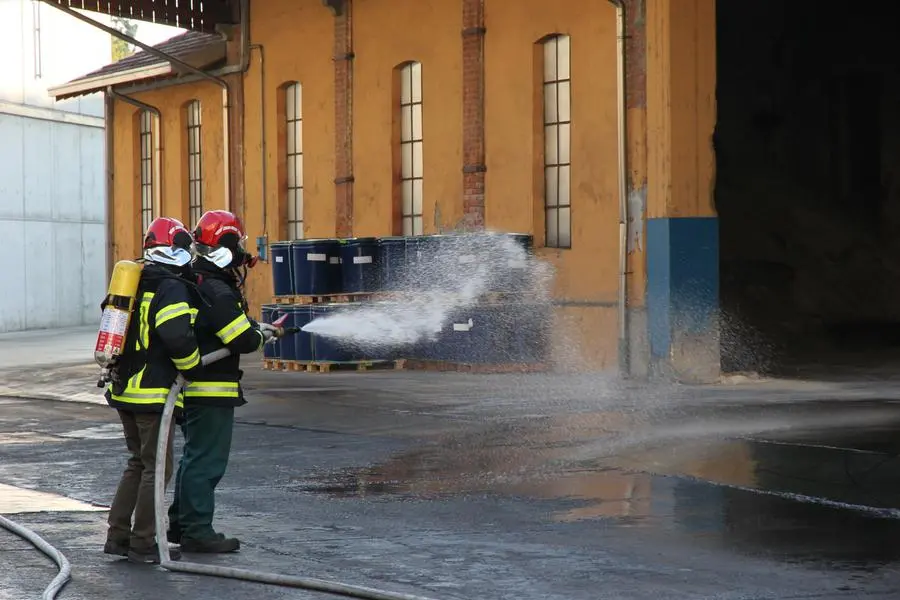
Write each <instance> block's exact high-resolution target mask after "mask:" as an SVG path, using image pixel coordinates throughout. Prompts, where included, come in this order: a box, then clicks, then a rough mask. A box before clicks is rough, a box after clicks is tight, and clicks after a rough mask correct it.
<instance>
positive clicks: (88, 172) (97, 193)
mask: <svg viewBox="0 0 900 600" xmlns="http://www.w3.org/2000/svg"><path fill="white" fill-rule="evenodd" d="M105 144H106V136H105V132H104V131H103V130H102V129H91V128H89V127H82V128H81V138H80V150H79V152H80V158H81V164H80V169H81V216H82V218H83V219H84V220H86V221H103V220H104V219H105V218H106V152H105V150H104V146H105Z"/></svg>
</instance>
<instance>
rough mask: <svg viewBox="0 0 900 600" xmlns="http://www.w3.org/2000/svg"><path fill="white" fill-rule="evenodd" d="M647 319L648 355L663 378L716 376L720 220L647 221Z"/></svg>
mask: <svg viewBox="0 0 900 600" xmlns="http://www.w3.org/2000/svg"><path fill="white" fill-rule="evenodd" d="M647 313H648V314H647V317H648V328H649V333H650V355H651V359H652V361H651V362H652V363H653V365H654V366H655V367H656V368H657V370H659V371H661V372H662V374H665V375H671V376H674V377H676V378H678V379H682V380H691V381H708V380H711V379H715V378H718V376H719V374H720V361H719V220H718V219H717V218H716V217H682V218H664V219H649V220H648V221H647Z"/></svg>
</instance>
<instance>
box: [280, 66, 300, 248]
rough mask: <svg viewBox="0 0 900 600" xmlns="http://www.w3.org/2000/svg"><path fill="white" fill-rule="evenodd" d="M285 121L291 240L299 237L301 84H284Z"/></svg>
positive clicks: (288, 212)
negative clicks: (285, 85)
mask: <svg viewBox="0 0 900 600" xmlns="http://www.w3.org/2000/svg"><path fill="white" fill-rule="evenodd" d="M284 108H285V110H284V115H285V120H286V125H287V132H286V134H287V140H286V141H287V165H286V168H287V226H288V236H290V239H292V240H299V239H302V238H303V88H302V87H301V86H300V84H299V83H292V84H291V85H289V86H287V87H286V88H285V104H284Z"/></svg>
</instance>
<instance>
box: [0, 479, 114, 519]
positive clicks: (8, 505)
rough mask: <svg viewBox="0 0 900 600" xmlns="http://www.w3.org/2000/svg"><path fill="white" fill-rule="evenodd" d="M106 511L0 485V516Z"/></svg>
mask: <svg viewBox="0 0 900 600" xmlns="http://www.w3.org/2000/svg"><path fill="white" fill-rule="evenodd" d="M104 510H107V509H105V508H102V507H98V506H93V505H91V504H87V503H85V502H80V501H78V500H73V499H72V498H66V497H65V496H59V495H57V494H50V493H47V492H36V491H34V490H26V489H24V488H20V487H15V486H11V485H4V484H2V483H0V514H4V515H14V514H21V513H36V512H101V511H104Z"/></svg>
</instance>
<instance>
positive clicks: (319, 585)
mask: <svg viewBox="0 0 900 600" xmlns="http://www.w3.org/2000/svg"><path fill="white" fill-rule="evenodd" d="M288 333H291V331H290V330H289V331H288ZM294 333H295V332H294ZM230 354H231V352H230V351H229V350H228V349H227V348H222V349H220V350H216V351H214V352H211V353H209V354H207V355H205V356H203V357H202V358H201V361H202V362H203V364H204V365H208V364H210V363H213V362H216V361H217V360H221V359H223V358H225V357H226V356H229V355H230ZM184 383H185V380H184V378H183V377H182V376H181V375H179V376H178V379H177V380H176V381H175V383H174V384H173V385H172V388H171V389H170V390H169V396H168V397H167V398H166V404H165V407H164V408H163V414H162V421H161V423H160V426H159V438H158V443H157V445H156V455H157V456H165V455H166V451H167V449H168V445H169V430H170V428H171V426H172V417H173V416H174V414H175V401H176V399H177V398H178V394H179V392H180V391H181V389H182V387H183V386H184ZM165 493H166V492H165V461H164V460H157V461H156V479H155V487H154V511H155V517H156V543H157V546H158V548H159V558H160V566H161V567H162V568H163V569H166V570H167V571H177V572H181V573H193V574H195V575H208V576H211V577H222V578H226V579H238V580H242V581H251V582H257V583H265V584H269V585H280V586H285V587H293V588H302V589H307V590H313V591H318V592H326V593H330V594H337V595H340V596H349V597H351V598H365V599H368V600H430V599H428V598H426V597H424V596H416V595H412V594H402V593H398V592H388V591H382V590H377V589H373V588H369V587H362V586H356V585H349V584H345V583H340V582H336V581H327V580H324V579H314V578H311V577H298V576H293V575H281V574H277V573H264V572H257V571H250V570H247V569H237V568H233V567H224V566H219V565H208V564H201V563H192V562H186V561H173V560H171V555H170V554H169V546H168V541H167V540H166V522H165V510H164V509H165V502H166V500H165ZM51 598H52V597H51Z"/></svg>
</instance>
